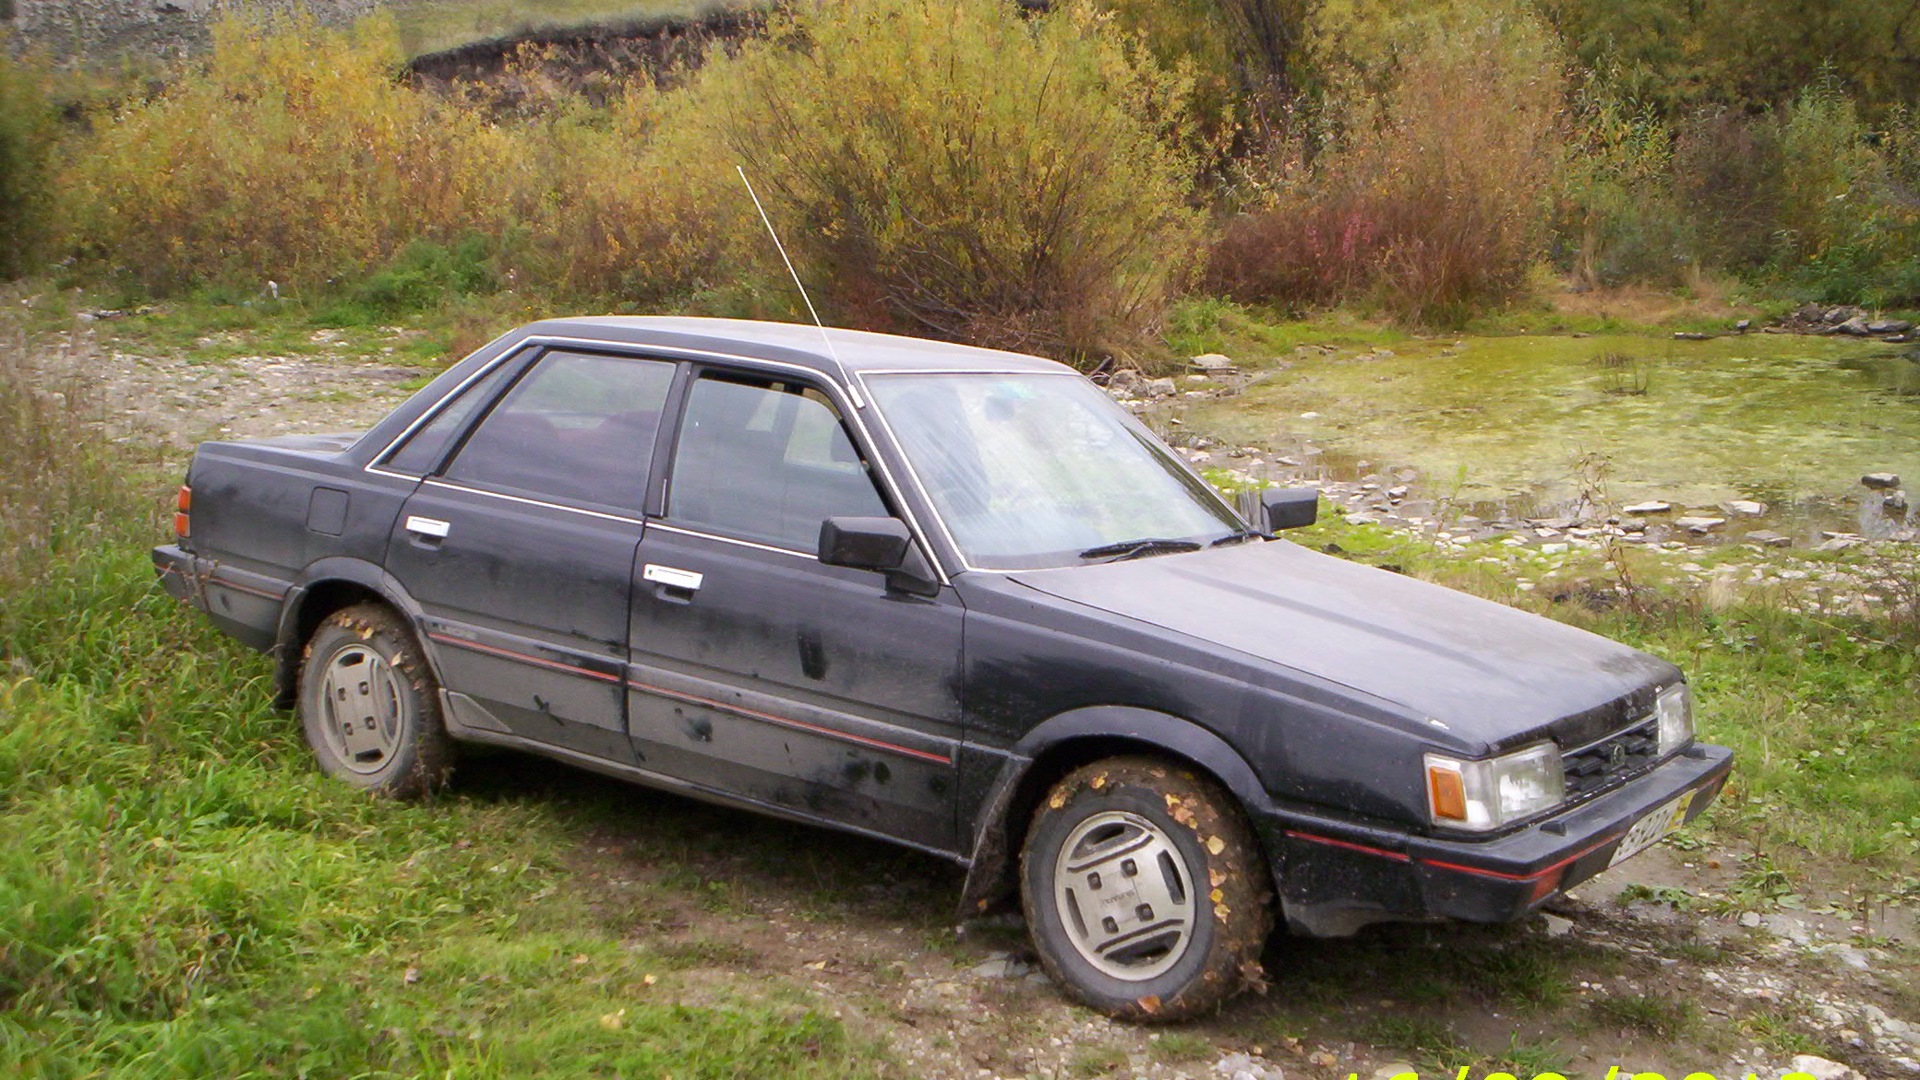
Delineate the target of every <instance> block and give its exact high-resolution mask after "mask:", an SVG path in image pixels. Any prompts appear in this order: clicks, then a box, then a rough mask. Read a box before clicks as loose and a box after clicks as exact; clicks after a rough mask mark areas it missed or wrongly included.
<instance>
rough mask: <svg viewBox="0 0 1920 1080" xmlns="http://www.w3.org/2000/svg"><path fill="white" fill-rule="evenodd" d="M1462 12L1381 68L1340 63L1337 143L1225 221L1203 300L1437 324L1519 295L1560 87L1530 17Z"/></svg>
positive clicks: (1553, 60)
mask: <svg viewBox="0 0 1920 1080" xmlns="http://www.w3.org/2000/svg"><path fill="white" fill-rule="evenodd" d="M1473 14H1474V13H1473V12H1472V11H1469V10H1466V9H1460V10H1459V11H1456V12H1455V16H1456V17H1455V19H1454V20H1453V21H1444V20H1443V21H1440V22H1438V23H1433V24H1431V25H1427V24H1421V25H1417V26H1414V27H1412V28H1411V29H1409V30H1407V31H1406V33H1407V34H1408V35H1410V37H1409V40H1407V41H1406V42H1404V43H1401V44H1399V45H1396V46H1394V47H1393V48H1391V49H1390V50H1389V51H1390V52H1391V53H1392V58H1391V60H1390V62H1386V61H1383V62H1382V64H1381V65H1380V66H1374V67H1369V66H1365V65H1361V64H1359V63H1358V62H1355V64H1354V69H1353V71H1352V72H1350V73H1349V74H1348V75H1347V76H1346V77H1345V78H1344V79H1343V80H1341V81H1340V82H1339V85H1340V86H1341V87H1342V91H1341V92H1342V94H1343V95H1344V97H1343V104H1342V112H1343V114H1344V115H1342V116H1341V117H1340V118H1339V119H1340V126H1343V127H1344V128H1345V129H1346V132H1347V133H1346V135H1345V137H1344V139H1343V140H1342V142H1341V143H1340V145H1338V146H1336V147H1335V148H1334V149H1333V150H1331V151H1329V152H1326V153H1323V154H1322V155H1320V156H1319V157H1318V158H1317V159H1316V160H1315V161H1314V162H1313V163H1312V165H1311V166H1310V167H1305V168H1301V169H1298V170H1297V171H1296V172H1295V173H1294V175H1292V176H1289V177H1286V178H1285V179H1284V180H1283V181H1282V182H1281V183H1280V184H1279V185H1278V195H1277V196H1276V201H1275V205H1274V206H1273V207H1272V208H1271V209H1269V210H1267V211H1265V212H1263V213H1258V214H1253V215H1248V216H1244V217H1240V218H1236V219H1234V220H1233V221H1231V222H1229V223H1228V225H1227V227H1226V229H1225V230H1224V233H1223V236H1222V239H1221V241H1220V243H1219V244H1218V245H1217V246H1216V248H1215V250H1214V252H1213V255H1212V258H1211V261H1210V266H1209V273H1210V280H1211V282H1212V284H1213V285H1214V286H1215V287H1217V288H1220V289H1222V290H1224V291H1226V292H1227V293H1228V294H1229V295H1232V296H1234V297H1235V298H1236V299H1241V300H1247V301H1269V300H1270V301H1278V302H1281V303H1287V304H1293V305H1296V306H1297V305H1300V304H1319V303H1327V302H1332V301H1337V300H1351V299H1362V298H1368V297H1370V298H1371V299H1373V300H1374V301H1375V302H1377V303H1378V304H1380V305H1381V306H1382V307H1384V308H1385V309H1386V310H1388V311H1389V312H1391V313H1393V314H1394V315H1396V316H1398V317H1400V318H1402V319H1405V320H1408V321H1412V322H1420V323H1453V322H1458V321H1460V320H1461V319H1464V318H1465V317H1466V316H1467V315H1468V314H1470V313H1471V311H1472V310H1473V309H1474V308H1476V307H1478V306H1481V305H1485V304H1492V303H1499V302H1501V301H1504V300H1505V299H1506V298H1508V297H1509V296H1511V295H1512V294H1513V293H1514V292H1515V291H1517V290H1518V289H1519V288H1520V287H1521V286H1522V285H1523V283H1524V282H1525V279H1526V273H1527V269H1528V267H1529V265H1530V264H1531V263H1532V262H1533V261H1534V260H1535V259H1536V258H1537V257H1538V256H1539V254H1540V252H1541V249H1542V245H1543V242H1544V239H1545V235H1546V225H1547V222H1548V213H1549V211H1550V202H1549V199H1548V195H1549V191H1550V186H1549V184H1550V180H1551V178H1552V175H1553V169H1554V166H1555V163H1556V160H1557V158H1558V155H1559V153H1560V149H1561V144H1562V132H1561V127H1560V113H1561V108H1562V106H1561V102H1562V101H1563V99H1564V88H1563V85H1562V81H1561V78H1560V75H1559V68H1558V62H1557V54H1556V53H1555V51H1554V49H1553V47H1552V44H1551V39H1550V36H1549V35H1548V34H1547V33H1546V32H1545V30H1544V29H1543V28H1542V27H1541V26H1540V25H1539V24H1538V23H1537V21H1535V20H1534V19H1533V18H1532V17H1531V16H1528V15H1527V14H1525V13H1524V12H1521V11H1518V10H1514V11H1510V12H1506V13H1505V14H1502V15H1498V16H1497V17H1479V18H1474V17H1469V16H1472V15H1473ZM1482 14H1483V15H1484V13H1482ZM1390 36H1391V35H1390ZM1382 48H1386V47H1385V46H1382ZM1383 71H1385V72H1387V73H1388V74H1385V75H1382V72H1383ZM1381 78H1384V79H1385V80H1386V83H1387V89H1386V91H1385V93H1384V96H1383V97H1381V98H1378V99H1377V100H1376V99H1375V98H1374V97H1373V96H1372V94H1371V91H1370V88H1371V87H1372V86H1373V85H1374V83H1375V82H1376V80H1378V79H1381Z"/></svg>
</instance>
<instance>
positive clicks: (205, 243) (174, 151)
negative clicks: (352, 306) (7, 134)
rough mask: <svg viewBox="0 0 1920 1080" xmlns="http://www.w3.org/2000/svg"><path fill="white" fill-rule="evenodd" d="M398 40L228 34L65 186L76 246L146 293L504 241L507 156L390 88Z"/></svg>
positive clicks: (253, 28)
mask: <svg viewBox="0 0 1920 1080" xmlns="http://www.w3.org/2000/svg"><path fill="white" fill-rule="evenodd" d="M392 40H393V36H392V26H391V23H390V22H387V21H385V20H381V19H375V20H370V21H368V22H365V23H362V24H361V25H359V26H358V27H356V28H355V29H353V30H352V31H347V32H336V31H325V30H321V29H320V28H319V27H318V26H317V25H315V24H314V23H313V22H312V21H311V20H310V19H304V18H302V19H293V20H291V21H288V22H283V23H262V22H249V21H244V20H241V19H238V18H229V19H227V20H225V21H223V22H221V23H219V24H218V25H216V26H215V28H214V34H213V52H212V55H211V57H210V59H209V60H207V61H206V62H205V63H204V64H203V65H201V66H200V67H199V68H197V69H195V70H193V71H191V72H189V73H188V74H186V75H185V76H183V77H182V78H180V79H179V80H178V81H177V82H176V83H175V84H174V85H173V86H172V87H171V88H169V89H168V90H167V92H166V93H164V94H163V95H162V96H160V97H159V98H157V99H155V100H153V101H151V102H149V103H145V104H138V105H134V106H131V107H129V108H126V109H124V110H122V111H121V112H120V113H118V114H117V115H115V116H112V117H104V118H101V120H100V130H99V131H98V133H97V135H96V137H95V138H94V140H93V142H92V144H91V146H90V147H89V148H88V149H87V152H86V153H84V154H83V155H82V156H80V157H79V159H78V160H77V161H76V162H75V164H74V167H73V168H72V169H71V170H70V172H69V175H68V177H67V185H68V188H69V192H70V202H69V208H70V213H71V219H72V221H71V226H72V239H73V244H74V246H75V247H76V248H77V249H78V250H79V251H80V252H81V253H82V255H83V256H84V257H85V258H86V259H87V261H88V262H89V263H90V264H92V265H93V266H94V267H96V268H99V269H104V270H108V271H110V272H116V273H121V274H125V275H126V276H128V277H129V278H131V279H132V280H134V281H136V282H138V283H139V284H141V285H144V286H147V287H150V288H171V287H177V286H179V285H182V284H187V283H201V282H213V283H225V284H250V285H252V286H253V287H255V288H258V287H260V286H261V285H262V284H263V283H264V282H265V281H266V280H268V279H274V280H278V281H280V282H282V283H293V284H295V285H304V286H313V285H317V284H320V283H323V282H325V281H326V280H327V279H329V278H334V277H338V276H344V275H358V274H361V273H365V272H366V271H368V270H370V269H372V268H374V267H377V266H380V265H382V264H384V263H386V262H387V261H389V260H390V259H391V258H392V257H393V256H394V255H395V254H396V253H398V252H399V251H400V250H401V249H402V248H403V247H405V246H406V245H407V244H409V243H411V242H413V241H415V240H421V239H426V240H440V241H446V240H451V239H453V238H455V237H457V236H458V235H459V234H460V233H462V232H464V231H467V230H470V229H475V228H479V229H482V230H485V231H494V230H497V229H498V228H499V227H500V223H501V220H502V219H501V214H502V213H503V211H504V209H505V205H506V200H505V199H504V198H503V197H502V192H500V191H499V190H498V188H497V186H496V185H495V184H494V182H493V181H494V178H495V177H496V176H498V175H499V173H500V169H499V167H498V166H499V165H500V163H501V161H502V159H503V157H504V156H505V150H506V147H505V142H504V140H503V139H502V138H500V137H499V136H498V134H497V133H496V132H494V131H492V130H490V129H488V128H487V127H486V125H485V124H484V122H483V121H482V120H481V118H480V117H479V116H477V115H475V114H472V113H468V112H462V111H459V110H456V109H453V108H451V107H449V106H446V105H443V104H442V103H440V102H438V101H436V100H435V99H433V98H431V97H429V96H427V95H425V94H423V93H420V92H417V91H415V90H413V89H411V88H409V87H407V86H404V85H402V84H401V83H400V82H398V80H397V73H398V61H399V57H398V54H397V52H396V51H395V49H394V47H393V45H392Z"/></svg>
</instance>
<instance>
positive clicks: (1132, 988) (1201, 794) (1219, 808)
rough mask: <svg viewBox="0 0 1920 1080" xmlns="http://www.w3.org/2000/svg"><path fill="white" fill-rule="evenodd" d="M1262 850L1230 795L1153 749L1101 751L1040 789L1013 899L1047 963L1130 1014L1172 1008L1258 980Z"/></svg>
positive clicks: (1266, 897) (1087, 1000)
mask: <svg viewBox="0 0 1920 1080" xmlns="http://www.w3.org/2000/svg"><path fill="white" fill-rule="evenodd" d="M1268 881H1269V878H1268V875H1267V866H1266V860H1265V859H1264V858H1263V857H1262V856H1261V853H1260V848H1259V845H1258V844H1257V843H1256V842H1255V841H1254V838H1253V832H1252V830H1251V829H1250V828H1249V827H1248V826H1247V823H1246V819H1245V818H1244V817H1243V816H1242V815H1241V813H1240V809H1239V806H1238V805H1237V804H1236V803H1235V801H1234V800H1233V797H1232V796H1231V795H1229V794H1227V792H1226V791H1225V790H1224V789H1222V788H1221V787H1220V786H1219V785H1218V784H1217V783H1215V782H1214V781H1213V780H1211V779H1210V778H1207V777H1203V776H1201V775H1200V774H1199V773H1197V772H1195V771H1194V770H1193V769H1191V768H1189V767H1186V766H1183V765H1175V764H1172V763H1169V762H1165V761H1161V760H1158V759H1155V758H1147V757H1119V758H1109V759H1107V760H1105V761H1099V762H1095V763H1094V764H1092V765H1088V766H1086V767H1084V768H1081V769H1078V770H1076V771H1074V772H1073V773H1070V774H1068V775H1067V776H1066V777H1065V778H1064V779H1062V780H1061V781H1060V782H1059V783H1058V784H1055V785H1054V787H1053V789H1052V790H1051V791H1049V792H1048V793H1047V794H1046V796H1045V797H1044V798H1042V799H1041V802H1040V805H1039V806H1038V807H1037V808H1036V809H1035V811H1034V817H1033V823H1032V825H1031V827H1030V828H1029V829H1028V830H1027V840H1026V846H1025V847H1024V848H1023V849H1022V851H1021V854H1020V899H1021V904H1022V906H1023V907H1024V909H1025V911H1026V917H1027V927H1028V931H1029V933H1031V934H1032V935H1033V942H1034V946H1035V947H1036V948H1037V949H1038V950H1039V953H1040V960H1041V962H1042V963H1043V964H1045V965H1046V969H1047V972H1048V974H1050V975H1052V976H1053V978H1054V979H1055V981H1057V982H1059V983H1060V985H1061V986H1063V987H1065V988H1066V990H1067V992H1068V993H1069V994H1071V995H1072V996H1073V997H1075V998H1076V999H1078V1000H1079V1001H1081V1002H1082V1003H1084V1004H1086V1005H1089V1006H1091V1007H1093V1008H1095V1009H1098V1010H1100V1011H1101V1012H1104V1013H1106V1014H1107V1015H1109V1016H1116V1017H1120V1018H1123V1019H1129V1020H1154V1021H1166V1020H1180V1019H1184V1018H1187V1017H1190V1016H1194V1015H1197V1014H1199V1013H1203V1012H1206V1011H1208V1010H1211V1009H1213V1008H1215V1007H1217V1006H1218V1005H1219V1004H1220V1003H1221V1002H1223V1001H1225V1000H1227V999H1228V998H1229V997H1232V996H1233V995H1234V994H1236V993H1238V992H1240V991H1241V990H1243V989H1247V988H1249V987H1253V986H1259V985H1261V984H1262V976H1261V968H1260V950H1261V947H1262V946H1263V945H1264V944H1265V943H1266V939H1267V935H1268V933H1269V932H1270V931H1271V930H1272V928H1273V914H1272V911H1271V908H1270V903H1269V901H1270V898H1271V888H1270V887H1269V885H1268Z"/></svg>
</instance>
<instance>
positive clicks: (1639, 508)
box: [1620, 499, 1673, 514]
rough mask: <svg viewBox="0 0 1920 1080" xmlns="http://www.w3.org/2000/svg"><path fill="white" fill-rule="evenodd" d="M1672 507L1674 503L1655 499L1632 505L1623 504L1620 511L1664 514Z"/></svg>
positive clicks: (1624, 512)
mask: <svg viewBox="0 0 1920 1080" xmlns="http://www.w3.org/2000/svg"><path fill="white" fill-rule="evenodd" d="M1672 509H1673V504H1672V503H1670V502H1662V501H1660V500H1659V499H1653V500H1650V501H1648V502H1638V503H1634V504H1633V505H1632V506H1623V507H1621V508H1620V512H1621V513H1623V514H1664V513H1666V512H1668V511H1670V510H1672Z"/></svg>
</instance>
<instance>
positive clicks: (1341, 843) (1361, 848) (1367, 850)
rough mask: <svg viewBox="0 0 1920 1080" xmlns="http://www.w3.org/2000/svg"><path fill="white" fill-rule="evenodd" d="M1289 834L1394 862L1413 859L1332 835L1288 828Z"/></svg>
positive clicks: (1398, 852)
mask: <svg viewBox="0 0 1920 1080" xmlns="http://www.w3.org/2000/svg"><path fill="white" fill-rule="evenodd" d="M1287 835H1288V836H1291V837H1293V838H1294V839H1295V840H1305V841H1308V842H1309V843H1314V844H1325V845H1327V846H1328V847H1337V848H1345V849H1347V850H1348V851H1358V852H1360V853H1361V854H1362V855H1378V856H1380V857H1381V858H1383V859H1392V860H1393V861H1394V862H1410V861H1412V860H1411V859H1410V858H1409V857H1408V856H1407V854H1406V853H1405V852H1401V851H1388V850H1387V849H1386V848H1377V847H1369V846H1368V845H1366V844H1355V843H1352V842H1351V841H1347V840H1335V839H1334V838H1333V837H1331V836H1315V835H1314V834H1313V833H1304V832H1295V831H1294V830H1292V829H1288V830H1287Z"/></svg>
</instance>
